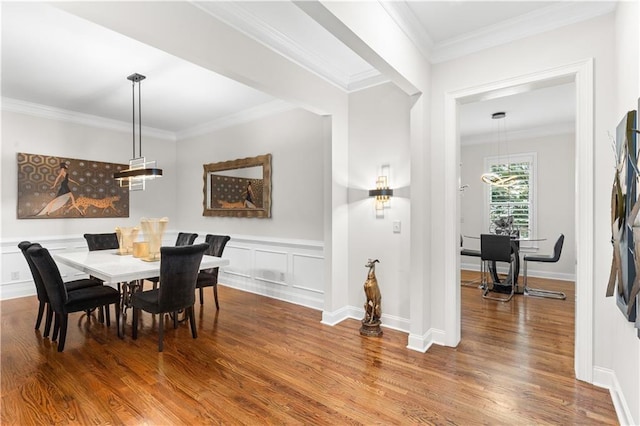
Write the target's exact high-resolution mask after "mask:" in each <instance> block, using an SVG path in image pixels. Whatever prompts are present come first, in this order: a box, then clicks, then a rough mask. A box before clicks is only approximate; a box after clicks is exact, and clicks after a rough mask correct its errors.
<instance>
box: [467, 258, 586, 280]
mask: <svg viewBox="0 0 640 426" xmlns="http://www.w3.org/2000/svg"><path fill="white" fill-rule="evenodd" d="M460 269H463V270H465V271H477V272H480V266H479V265H478V264H475V263H460ZM498 272H500V273H501V274H505V273H507V272H508V270H507V269H506V268H503V267H500V266H498ZM520 274H522V268H520ZM527 276H529V277H535V278H547V279H551V280H560V281H573V282H575V281H576V275H575V274H567V273H564V272H551V271H541V270H536V269H530V268H529V270H527Z"/></svg>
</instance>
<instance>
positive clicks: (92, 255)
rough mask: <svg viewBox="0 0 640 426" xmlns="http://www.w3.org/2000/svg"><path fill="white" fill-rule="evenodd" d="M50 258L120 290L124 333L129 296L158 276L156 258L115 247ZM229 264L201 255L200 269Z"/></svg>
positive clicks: (158, 267) (218, 258) (220, 259)
mask: <svg viewBox="0 0 640 426" xmlns="http://www.w3.org/2000/svg"><path fill="white" fill-rule="evenodd" d="M53 258H54V260H55V261H56V262H59V263H61V264H63V265H66V266H70V267H72V268H74V269H77V270H79V271H82V272H84V273H86V274H89V275H91V276H93V277H96V278H98V279H100V280H102V281H104V283H105V284H107V285H109V286H111V287H113V288H117V289H118V290H119V291H120V292H121V299H120V305H121V306H120V315H121V316H122V320H121V322H120V324H121V327H122V335H123V336H124V330H125V323H126V319H127V309H128V308H130V307H131V303H130V300H131V295H132V294H133V293H134V292H136V291H140V290H141V289H142V282H143V280H144V279H147V278H152V277H158V276H160V261H159V260H158V261H154V262H148V261H145V260H142V259H139V258H136V257H133V256H131V255H120V254H118V252H117V250H94V251H64V252H59V253H53ZM228 264H229V260H228V259H222V258H220V257H216V256H209V255H204V256H203V257H202V261H201V262H200V270H202V269H210V268H216V267H221V266H226V265H228ZM161 285H162V284H161Z"/></svg>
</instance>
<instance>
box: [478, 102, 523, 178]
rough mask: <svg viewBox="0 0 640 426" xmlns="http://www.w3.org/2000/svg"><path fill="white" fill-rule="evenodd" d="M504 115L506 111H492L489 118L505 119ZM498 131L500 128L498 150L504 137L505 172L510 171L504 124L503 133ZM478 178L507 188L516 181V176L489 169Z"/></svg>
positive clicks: (507, 142)
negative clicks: (500, 173) (501, 174)
mask: <svg viewBox="0 0 640 426" xmlns="http://www.w3.org/2000/svg"><path fill="white" fill-rule="evenodd" d="M506 117H507V113H506V112H503V111H500V112H494V113H493V114H491V118H492V119H493V120H506ZM500 133H501V132H500V130H498V151H500V146H501V145H502V140H503V139H504V141H505V145H506V150H507V173H509V172H511V166H510V165H509V141H508V139H507V129H506V124H504V126H503V128H502V133H503V134H502V135H501V134H500ZM499 154H500V152H499ZM480 179H481V180H482V181H483V182H484V183H486V184H489V185H492V186H498V187H502V188H509V187H511V186H513V185H515V184H516V183H517V182H518V177H517V176H500V175H499V174H497V173H495V172H491V171H489V172H485V173H483V174H482V175H480Z"/></svg>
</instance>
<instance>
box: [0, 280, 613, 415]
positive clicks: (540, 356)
mask: <svg viewBox="0 0 640 426" xmlns="http://www.w3.org/2000/svg"><path fill="white" fill-rule="evenodd" d="M463 279H464V280H468V279H469V276H467V275H466V274H465V275H463ZM536 284H538V283H536ZM544 285H547V286H549V287H550V288H554V289H563V291H566V292H567V293H568V296H569V297H568V298H567V300H565V301H560V300H549V299H536V298H533V297H523V296H522V295H519V296H516V297H514V299H513V300H512V301H511V302H509V303H500V302H495V301H489V300H484V299H482V297H481V295H480V290H479V289H477V288H475V287H472V286H462V289H461V292H462V299H463V300H462V306H463V312H462V341H461V343H460V344H459V346H458V347H457V348H448V347H441V346H437V345H434V346H432V347H431V348H430V349H429V351H427V353H424V354H423V353H419V352H415V351H411V350H408V349H407V348H406V345H407V334H406V333H402V332H398V331H394V330H391V329H387V328H385V329H384V335H383V336H382V337H379V338H375V337H373V338H372V337H370V338H366V337H361V336H360V335H359V333H358V330H359V326H360V323H359V321H357V320H347V321H343V322H342V323H340V324H338V325H337V326H334V327H330V326H325V325H322V324H321V323H320V319H321V313H320V312H319V311H315V310H312V309H307V308H303V307H300V306H296V305H291V304H288V303H285V302H281V301H278V300H274V299H269V298H265V297H261V296H257V295H254V294H251V293H246V292H241V291H238V290H234V289H231V288H227V287H223V286H221V287H220V288H219V297H220V306H221V310H220V311H219V313H218V314H216V310H215V305H214V303H213V293H212V291H211V289H207V290H208V291H207V292H206V293H205V304H204V307H203V308H201V307H200V306H199V305H198V304H196V317H197V325H198V338H197V339H195V340H194V339H192V338H191V335H190V332H189V327H188V325H187V324H180V326H179V327H178V329H177V330H174V329H173V328H172V326H171V324H169V323H167V328H166V329H165V330H166V332H165V348H164V352H163V353H158V352H157V336H158V334H157V328H156V326H157V324H156V321H154V319H153V318H152V316H151V315H149V314H146V313H143V314H142V322H143V324H142V326H141V327H140V329H139V337H138V339H137V340H135V341H134V340H132V339H131V325H130V321H131V317H130V316H129V319H128V324H127V329H126V336H125V338H124V339H123V340H120V339H118V338H117V337H116V330H115V328H114V326H113V324H112V326H111V328H107V327H106V326H104V325H102V324H100V323H98V322H97V321H96V320H95V317H94V318H92V319H91V321H90V322H88V321H87V318H86V317H85V316H82V315H80V314H73V315H72V316H71V317H70V321H69V330H68V335H67V342H66V346H65V350H64V352H63V353H57V352H56V345H55V343H53V344H52V343H51V342H50V341H49V339H43V338H42V337H41V334H40V333H39V332H38V331H34V330H33V326H34V324H35V317H36V309H37V302H36V299H35V297H28V298H23V299H15V300H9V301H5V302H2V303H1V304H0V308H1V319H2V329H1V331H2V348H1V350H2V354H1V361H2V364H1V384H2V386H1V391H2V395H1V401H2V407H1V409H2V416H1V423H2V424H3V425H29V424H53V423H56V424H151V425H168V424H189V425H195V424H252V425H253V424H327V425H329V424H330V425H336V424H415V423H430V424H445V423H446V424H464V425H468V424H479V423H483V424H510V425H513V424H565V425H568V424H617V419H616V414H615V411H614V408H613V404H612V402H611V397H610V396H609V392H608V391H607V390H605V389H600V388H597V387H595V386H592V385H589V384H587V383H584V382H580V381H577V380H575V379H574V378H573V376H574V373H573V340H574V337H573V334H574V323H573V312H574V302H573V300H574V291H573V288H572V287H573V285H572V284H571V283H566V282H561V281H557V282H556V281H547V282H545V283H544ZM541 286H542V285H541ZM363 298H364V295H363ZM383 313H384V294H383Z"/></svg>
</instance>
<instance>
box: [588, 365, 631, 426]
mask: <svg viewBox="0 0 640 426" xmlns="http://www.w3.org/2000/svg"><path fill="white" fill-rule="evenodd" d="M593 385H595V386H598V387H601V388H605V389H609V393H610V394H611V400H612V401H613V406H614V408H615V410H616V415H617V416H618V422H619V423H620V424H621V425H623V426H624V425H637V424H640V423H638V422H637V421H635V420H634V419H633V416H632V415H631V410H629V405H628V404H627V401H626V399H625V397H624V394H623V393H622V390H621V389H620V383H619V382H618V378H617V377H616V374H615V372H614V371H613V370H609V369H607V368H601V367H594V368H593ZM637 420H638V421H640V419H637Z"/></svg>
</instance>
